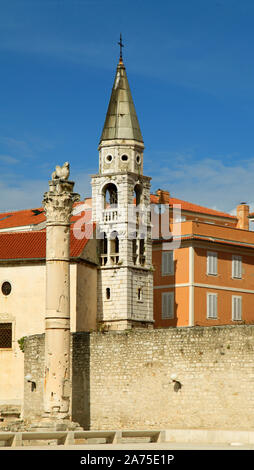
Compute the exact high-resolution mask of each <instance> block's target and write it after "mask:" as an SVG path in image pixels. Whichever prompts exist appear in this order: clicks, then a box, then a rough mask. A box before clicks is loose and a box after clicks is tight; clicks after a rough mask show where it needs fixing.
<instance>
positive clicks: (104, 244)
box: [100, 232, 108, 266]
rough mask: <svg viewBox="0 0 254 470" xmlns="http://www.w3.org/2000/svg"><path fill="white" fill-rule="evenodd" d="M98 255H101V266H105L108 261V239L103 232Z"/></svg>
mask: <svg viewBox="0 0 254 470" xmlns="http://www.w3.org/2000/svg"><path fill="white" fill-rule="evenodd" d="M100 254H101V265H102V266H105V264H107V261H108V239H107V235H106V233H105V232H103V238H102V239H101V241H100Z"/></svg>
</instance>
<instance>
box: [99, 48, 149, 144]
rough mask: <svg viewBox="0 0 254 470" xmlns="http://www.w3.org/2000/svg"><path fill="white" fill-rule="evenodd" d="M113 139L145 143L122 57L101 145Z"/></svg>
mask: <svg viewBox="0 0 254 470" xmlns="http://www.w3.org/2000/svg"><path fill="white" fill-rule="evenodd" d="M113 139H125V140H126V139H127V140H136V141H138V142H142V143H143V138H142V134H141V131H140V127H139V123H138V118H137V115H136V111H135V106H134V103H133V100H132V96H131V91H130V87H129V83H128V79H127V75H126V70H125V66H124V64H123V61H122V57H121V55H120V60H119V63H118V66H117V70H116V76H115V81H114V85H113V88H112V93H111V98H110V102H109V106H108V111H107V115H106V119H105V123H104V127H103V131H102V135H101V139H100V143H101V141H103V140H113Z"/></svg>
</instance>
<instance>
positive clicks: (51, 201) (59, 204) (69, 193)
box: [42, 178, 80, 225]
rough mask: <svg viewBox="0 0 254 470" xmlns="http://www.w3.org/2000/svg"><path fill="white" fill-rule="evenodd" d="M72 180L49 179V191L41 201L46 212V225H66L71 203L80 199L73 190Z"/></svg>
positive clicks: (70, 211)
mask: <svg viewBox="0 0 254 470" xmlns="http://www.w3.org/2000/svg"><path fill="white" fill-rule="evenodd" d="M74 184H75V183H74V181H67V180H64V179H60V178H59V179H55V180H51V181H49V191H47V192H46V193H45V194H44V198H43V201H42V204H43V207H44V209H45V212H46V220H47V225H51V224H52V225H55V224H59V225H68V224H69V223H70V216H71V213H72V206H73V203H74V202H76V201H79V200H80V195H79V194H78V193H74V192H73V187H74Z"/></svg>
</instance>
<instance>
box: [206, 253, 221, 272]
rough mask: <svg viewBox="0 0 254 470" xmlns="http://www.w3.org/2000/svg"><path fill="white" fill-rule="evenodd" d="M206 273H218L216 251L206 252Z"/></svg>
mask: <svg viewBox="0 0 254 470" xmlns="http://www.w3.org/2000/svg"><path fill="white" fill-rule="evenodd" d="M207 274H213V275H216V274H218V253H216V252H214V251H208V252H207Z"/></svg>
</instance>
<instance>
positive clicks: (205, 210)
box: [150, 194, 236, 220]
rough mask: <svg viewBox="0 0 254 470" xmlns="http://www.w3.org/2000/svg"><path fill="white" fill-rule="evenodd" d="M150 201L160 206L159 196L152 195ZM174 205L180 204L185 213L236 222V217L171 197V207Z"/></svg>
mask: <svg viewBox="0 0 254 470" xmlns="http://www.w3.org/2000/svg"><path fill="white" fill-rule="evenodd" d="M150 201H151V203H152V204H159V196H157V195H156V194H151V196H150ZM173 204H180V205H181V209H182V210H183V211H188V212H198V213H201V214H207V215H214V216H215V217H226V218H229V219H235V220H236V217H235V216H233V215H230V214H227V213H226V212H221V211H217V210H215V209H209V208H207V207H203V206H199V205H197V204H192V203H191V202H187V201H183V200H182V199H177V198H174V197H171V198H170V202H169V205H170V206H173Z"/></svg>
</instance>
